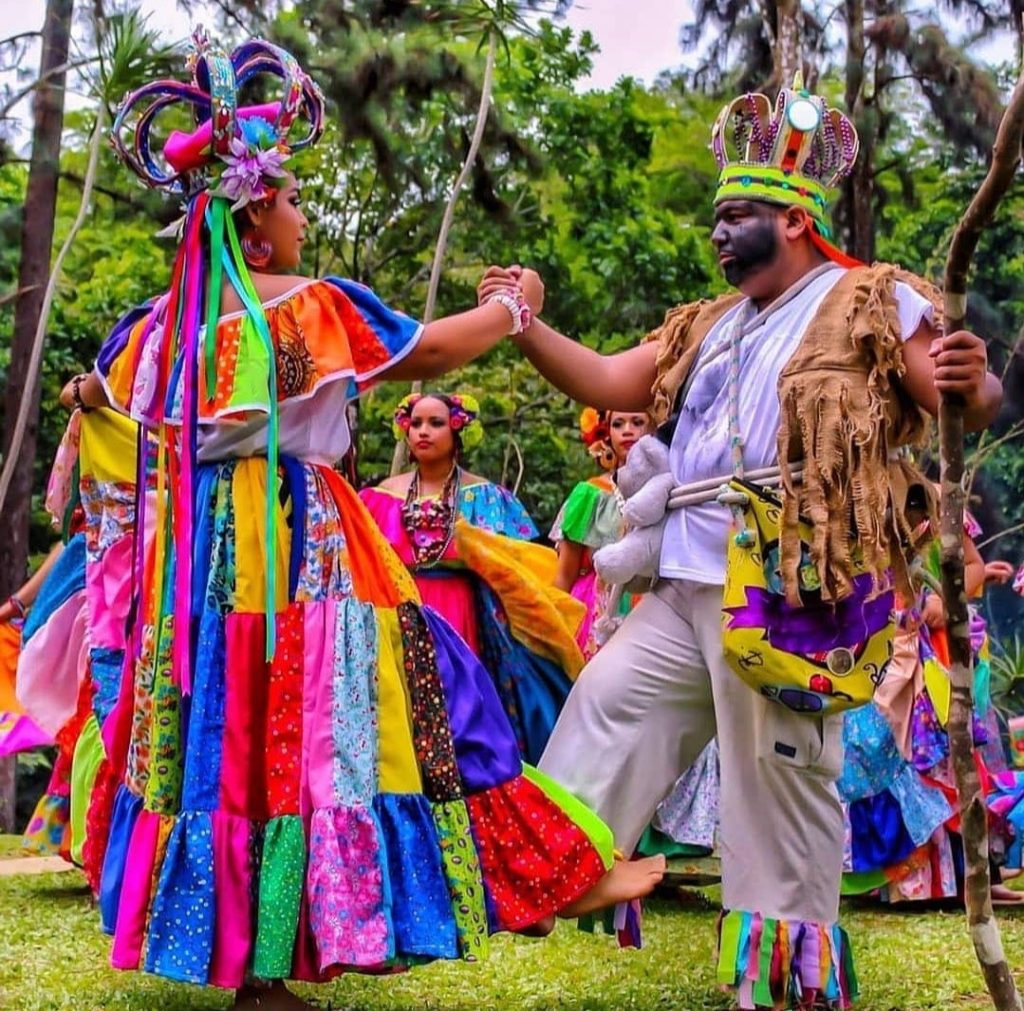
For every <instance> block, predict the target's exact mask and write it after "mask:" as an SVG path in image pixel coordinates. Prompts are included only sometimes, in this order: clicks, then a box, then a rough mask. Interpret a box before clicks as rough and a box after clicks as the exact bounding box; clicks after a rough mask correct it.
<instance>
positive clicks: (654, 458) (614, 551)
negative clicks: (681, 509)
mask: <svg viewBox="0 0 1024 1011" xmlns="http://www.w3.org/2000/svg"><path fill="white" fill-rule="evenodd" d="M616 484H617V485H618V488H619V491H620V493H621V494H622V497H623V498H624V499H625V505H624V506H623V509H622V516H623V519H624V520H625V523H626V533H625V535H624V536H623V537H622V538H621V540H619V541H616V543H614V544H609V545H608V546H607V547H603V548H601V549H600V550H598V551H596V552H595V553H594V568H595V569H597V574H598V575H599V576H600V577H601V579H602V580H603V581H604V582H605V583H607V584H609V585H619V586H626V587H627V589H629V590H631V591H632V592H638V590H639V592H642V591H643V590H646V589H649V588H650V583H651V581H652V580H653V579H654V578H655V577H656V576H657V574H658V563H659V560H660V558H661V537H662V533H663V531H664V528H665V514H666V512H667V509H668V497H669V494H670V493H671V491H672V488H673V487H674V485H675V479H674V478H673V477H672V473H671V471H670V470H669V464H668V447H667V446H666V445H665V444H664V443H663V442H662V441H661V440H660V439H659V438H658V437H657V436H656V435H645V436H644V437H643V438H642V439H641V440H640V441H639V442H638V443H637V444H636V445H635V446H634V447H633V448H632V449H631V450H630V451H629V456H628V457H627V458H626V462H625V464H624V465H623V466H622V468H621V469H620V470H619V472H618V474H617V476H616ZM634 580H637V581H638V583H639V584H640V585H639V587H637V586H636V585H634V586H632V587H631V586H630V585H629V584H630V583H632V582H633V581H634Z"/></svg>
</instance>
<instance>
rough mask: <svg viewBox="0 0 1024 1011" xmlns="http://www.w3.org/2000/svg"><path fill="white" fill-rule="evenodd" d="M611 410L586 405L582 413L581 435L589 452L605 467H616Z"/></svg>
mask: <svg viewBox="0 0 1024 1011" xmlns="http://www.w3.org/2000/svg"><path fill="white" fill-rule="evenodd" d="M610 421H611V411H598V410H597V409H595V408H593V407H584V408H583V412H582V413H581V414H580V435H581V436H582V437H583V445H584V446H586V447H587V452H588V453H589V454H590V455H591V456H592V457H593V458H594V459H595V460H596V461H597V462H598V463H599V464H600V465H601V466H602V467H603V468H604V469H605V470H614V469H615V452H614V450H613V449H612V443H611V428H610V427H609V422H610Z"/></svg>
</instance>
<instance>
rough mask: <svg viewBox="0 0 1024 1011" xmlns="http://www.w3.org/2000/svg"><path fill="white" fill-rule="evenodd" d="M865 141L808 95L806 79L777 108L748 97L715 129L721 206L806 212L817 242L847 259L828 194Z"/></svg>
mask: <svg viewBox="0 0 1024 1011" xmlns="http://www.w3.org/2000/svg"><path fill="white" fill-rule="evenodd" d="M858 143H859V142H858V139H857V131H856V129H855V128H854V126H853V124H852V123H851V122H850V120H849V119H847V117H846V116H844V115H843V113H842V112H840V111H839V110H838V109H830V108H829V107H828V106H827V105H826V103H825V100H824V99H823V98H821V97H820V96H818V95H812V94H811V93H810V92H809V91H807V89H806V88H804V85H803V77H802V75H800V74H797V75H796V79H795V80H794V82H793V87H792V88H783V89H782V90H781V91H780V92H779V97H778V99H777V100H776V102H775V106H774V108H773V107H772V104H771V101H770V100H769V99H768V97H767V96H766V95H759V94H746V95H742V96H740V97H739V98H737V99H735V100H733V101H732V102H730V103H729V104H728V105H726V106H725V107H724V108H723V109H722V111H721V112H720V113H719V114H718V118H717V119H716V120H715V125H714V126H713V127H712V130H711V150H712V153H713V154H714V156H715V161H716V162H717V164H718V168H719V170H720V175H719V177H718V191H717V192H716V194H715V203H716V204H718V203H721V202H722V201H723V200H760V201H764V202H767V203H773V204H780V205H781V206H784V207H802V208H803V209H804V210H805V211H807V213H808V214H809V215H810V216H811V218H812V219H813V221H814V226H815V235H816V238H817V239H820V240H821V241H820V242H818V241H816V243H815V244H816V245H818V246H819V248H821V249H822V252H824V253H825V254H826V255H828V256H830V257H832V258H836V255H835V254H838V257H839V258H841V259H846V258H845V257H844V256H843V254H842V253H839V251H838V250H836V249H835V247H833V246H832V245H831V243H830V240H831V237H832V231H831V225H830V221H829V202H828V191H829V190H830V189H832V188H833V187H834V186H836V185H838V183H839V182H840V181H841V180H842V179H843V178H845V177H846V176H848V175H849V174H850V172H852V171H853V166H854V164H855V163H856V161H857V150H858Z"/></svg>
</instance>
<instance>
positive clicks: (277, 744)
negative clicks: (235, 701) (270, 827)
mask: <svg viewBox="0 0 1024 1011" xmlns="http://www.w3.org/2000/svg"><path fill="white" fill-rule="evenodd" d="M304 628H305V622H304V620H303V614H302V605H301V604H290V605H289V606H288V609H287V610H286V611H283V612H282V613H280V614H278V616H277V646H276V651H275V653H274V659H273V661H272V663H271V665H270V683H269V685H268V687H267V808H268V810H269V815H270V817H271V818H279V817H281V816H282V815H286V814H298V813H299V785H300V782H301V778H302V776H301V758H302V663H303V649H304V640H303V630H304Z"/></svg>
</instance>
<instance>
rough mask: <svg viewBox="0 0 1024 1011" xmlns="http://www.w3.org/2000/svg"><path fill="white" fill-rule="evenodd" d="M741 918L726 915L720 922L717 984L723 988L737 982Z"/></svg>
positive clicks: (732, 914)
mask: <svg viewBox="0 0 1024 1011" xmlns="http://www.w3.org/2000/svg"><path fill="white" fill-rule="evenodd" d="M742 925H743V917H742V916H737V915H736V914H735V913H728V914H726V917H725V919H724V920H722V928H721V936H720V937H719V941H718V976H717V979H718V982H719V983H721V984H722V985H723V986H734V985H735V984H736V983H738V982H739V979H738V976H739V970H738V969H737V966H736V960H737V959H738V958H739V954H740V951H739V949H740V928H741V927H742Z"/></svg>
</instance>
